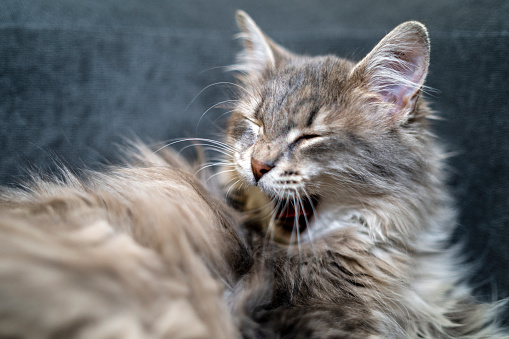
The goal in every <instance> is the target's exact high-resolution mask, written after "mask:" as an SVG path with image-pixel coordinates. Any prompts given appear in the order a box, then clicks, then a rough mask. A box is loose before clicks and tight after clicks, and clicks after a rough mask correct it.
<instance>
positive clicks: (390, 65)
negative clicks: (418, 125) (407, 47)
mask: <svg viewBox="0 0 509 339" xmlns="http://www.w3.org/2000/svg"><path fill="white" fill-rule="evenodd" d="M424 63H425V61H424V58H423V57H422V56H420V55H419V54H418V53H416V52H415V51H410V52H407V53H393V55H392V57H390V58H388V59H386V60H384V61H383V62H382V63H381V64H380V65H378V67H379V68H380V69H379V72H380V73H381V74H380V75H379V76H377V77H376V80H375V83H374V84H373V85H374V87H375V88H378V93H379V94H380V95H381V96H382V97H383V98H384V101H386V102H390V103H392V104H395V105H396V106H397V107H398V108H400V109H401V108H404V107H406V106H408V105H409V104H410V105H413V104H414V101H415V99H414V98H415V94H416V93H417V92H418V91H419V89H420V87H421V85H422V82H423V80H424V79H423V78H424V76H425V69H426V68H425V65H424ZM409 108H411V107H409Z"/></svg>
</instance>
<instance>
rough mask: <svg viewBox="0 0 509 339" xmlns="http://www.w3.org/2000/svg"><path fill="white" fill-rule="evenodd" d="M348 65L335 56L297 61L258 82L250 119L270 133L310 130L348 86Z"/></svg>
mask: <svg viewBox="0 0 509 339" xmlns="http://www.w3.org/2000/svg"><path fill="white" fill-rule="evenodd" d="M351 69H352V63H350V62H348V61H346V60H344V59H339V58H336V57H320V58H299V59H295V60H292V62H291V63H290V64H288V65H285V67H282V68H280V69H278V70H275V71H274V72H273V73H271V74H270V75H268V76H267V77H266V78H264V79H263V81H262V82H261V83H260V87H259V91H258V92H259V98H258V102H257V106H256V108H255V109H254V110H253V113H254V118H255V119H258V120H260V121H263V122H264V123H265V125H266V126H270V127H271V128H272V129H274V131H278V132H283V131H290V130H292V129H293V128H306V127H310V126H311V125H312V124H313V122H314V121H315V120H316V118H317V117H318V116H319V115H320V112H321V111H322V110H323V108H324V107H331V106H334V105H335V104H336V103H337V102H338V101H339V100H340V97H341V94H342V93H343V92H344V91H345V90H346V88H347V87H348V84H347V82H348V76H349V74H350V71H351Z"/></svg>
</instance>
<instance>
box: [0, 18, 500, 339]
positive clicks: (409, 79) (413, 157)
mask: <svg viewBox="0 0 509 339" xmlns="http://www.w3.org/2000/svg"><path fill="white" fill-rule="evenodd" d="M237 20H238V23H239V27H240V28H241V30H242V33H241V38H242V39H243V41H244V51H243V52H242V53H241V54H240V56H239V64H238V65H236V66H234V67H233V68H234V69H237V70H239V71H240V72H241V73H240V75H239V83H238V84H236V85H235V88H238V89H239V97H238V100H237V101H236V102H237V104H236V106H235V107H234V108H233V112H232V115H231V118H230V121H229V126H228V131H227V135H226V143H221V142H217V141H209V143H210V146H211V147H213V148H215V149H216V150H217V151H219V152H221V153H222V154H224V155H225V158H224V159H223V160H222V161H221V164H222V165H225V164H226V165H225V166H226V168H224V169H223V171H221V172H220V174H222V175H223V179H224V181H223V185H224V192H223V194H224V196H225V197H227V198H228V199H229V201H230V202H231V204H232V205H233V206H235V207H236V209H237V210H234V209H232V208H231V207H228V206H227V205H226V204H224V203H223V202H222V200H223V197H221V198H220V199H218V198H216V197H214V195H212V194H211V193H210V190H207V189H206V188H205V187H204V185H203V184H202V183H201V182H200V180H198V179H197V178H196V177H195V176H193V175H192V174H193V173H195V172H196V169H194V168H192V167H191V166H190V165H189V164H187V163H186V162H183V161H182V160H181V159H179V158H178V157H177V156H175V155H174V154H173V153H172V152H171V151H168V150H166V149H163V150H159V151H158V152H156V153H153V152H152V151H151V150H149V149H148V148H146V147H145V146H138V148H137V149H136V150H133V151H132V152H130V159H129V160H128V161H127V164H126V165H125V166H123V167H116V168H112V169H110V170H109V171H106V172H102V173H99V172H90V173H86V175H84V176H83V178H77V177H76V176H73V175H71V174H69V173H67V172H65V171H64V172H63V173H62V175H61V177H60V179H56V178H53V179H43V178H34V179H33V182H32V183H30V184H27V185H26V186H25V187H24V188H23V189H3V190H2V194H1V198H0V282H1V283H0V300H1V302H0V337H6V338H7V337H9V338H12V337H22V338H237V337H239V336H242V337H244V338H434V339H436V338H443V339H445V338H463V339H466V338H470V339H479V338H508V336H507V334H504V333H503V331H502V330H501V329H500V328H499V326H498V324H497V320H496V314H497V311H498V308H499V305H498V304H482V303H478V302H476V301H475V300H474V298H473V297H472V296H471V293H470V290H469V288H468V287H467V286H466V285H465V284H464V283H463V282H462V281H463V278H464V276H465V273H466V269H465V268H464V267H463V266H461V265H460V255H459V253H458V251H457V249H455V248H450V247H449V246H448V243H449V237H450V234H451V232H452V230H453V227H454V225H455V216H454V211H453V208H452V202H451V200H450V198H449V196H448V195H447V192H446V188H445V186H444V173H443V172H444V171H443V164H442V162H443V158H444V156H443V154H442V152H441V150H440V148H439V147H438V146H437V145H436V143H435V140H434V138H433V137H432V135H431V133H430V132H429V130H428V120H429V118H430V110H429V108H428V107H427V105H426V103H425V102H424V101H423V99H422V98H421V92H422V90H423V86H424V85H423V83H424V80H425V77H426V73H427V68H428V64H429V41H428V36H427V32H426V29H425V27H424V26H423V25H421V24H419V23H416V22H409V23H404V24H402V25H400V26H398V27H397V28H395V29H394V30H393V31H392V32H391V33H389V34H388V35H387V36H386V37H385V38H384V39H383V40H382V41H381V42H380V43H379V44H378V45H377V46H375V48H374V49H373V51H372V52H371V53H369V54H368V55H367V56H366V58H365V59H363V60H361V61H360V62H358V63H353V62H351V61H348V60H344V59H340V58H337V57H335V56H323V57H307V56H298V55H295V54H292V53H290V52H289V51H287V50H285V49H284V48H282V47H281V46H279V45H277V44H276V43H274V42H273V41H272V40H271V39H270V38H268V37H267V36H266V35H265V34H264V33H263V32H262V31H261V30H260V29H259V28H258V27H257V26H256V24H255V23H254V22H253V21H252V20H251V18H249V17H248V16H247V15H246V14H245V13H243V12H239V13H238V16H237ZM201 141H203V140H201Z"/></svg>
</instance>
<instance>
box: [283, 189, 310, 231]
mask: <svg viewBox="0 0 509 339" xmlns="http://www.w3.org/2000/svg"><path fill="white" fill-rule="evenodd" d="M317 204H318V197H316V196H311V197H309V198H307V197H306V198H296V199H292V198H291V199H289V200H287V201H282V202H281V203H280V204H279V206H278V209H277V211H276V221H277V222H278V224H279V225H280V226H281V227H282V228H283V229H284V230H286V231H288V232H292V231H293V230H294V229H296V230H297V231H298V232H299V233H302V232H304V231H305V230H306V229H307V228H308V226H309V224H310V223H311V221H312V219H313V216H314V213H315V210H316V205H317Z"/></svg>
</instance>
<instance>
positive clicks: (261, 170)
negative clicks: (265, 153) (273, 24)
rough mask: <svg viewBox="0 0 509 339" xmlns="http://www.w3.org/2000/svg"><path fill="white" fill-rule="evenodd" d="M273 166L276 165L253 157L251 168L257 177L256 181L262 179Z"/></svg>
mask: <svg viewBox="0 0 509 339" xmlns="http://www.w3.org/2000/svg"><path fill="white" fill-rule="evenodd" d="M273 168H274V165H271V164H269V163H266V162H262V161H258V160H256V159H255V158H251V169H252V170H253V175H254V177H255V181H256V182H258V180H260V179H261V178H262V177H263V176H264V175H265V174H266V173H268V172H269V171H270V170H271V169H273Z"/></svg>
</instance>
